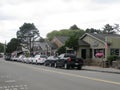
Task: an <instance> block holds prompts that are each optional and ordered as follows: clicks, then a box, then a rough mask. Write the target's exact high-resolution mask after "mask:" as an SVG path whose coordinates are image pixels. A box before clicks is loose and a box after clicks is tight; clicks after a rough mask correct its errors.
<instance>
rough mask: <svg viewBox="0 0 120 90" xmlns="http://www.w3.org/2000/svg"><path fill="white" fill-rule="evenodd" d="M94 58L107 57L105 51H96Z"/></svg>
mask: <svg viewBox="0 0 120 90" xmlns="http://www.w3.org/2000/svg"><path fill="white" fill-rule="evenodd" d="M94 56H95V57H98V58H102V57H105V49H94Z"/></svg>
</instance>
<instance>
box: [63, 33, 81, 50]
mask: <svg viewBox="0 0 120 90" xmlns="http://www.w3.org/2000/svg"><path fill="white" fill-rule="evenodd" d="M78 40H79V36H76V35H73V36H71V37H70V38H69V39H68V40H67V41H66V42H65V46H66V47H68V48H73V49H74V50H75V51H76V50H77V49H78V47H79V43H78Z"/></svg>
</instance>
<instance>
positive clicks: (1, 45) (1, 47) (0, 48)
mask: <svg viewBox="0 0 120 90" xmlns="http://www.w3.org/2000/svg"><path fill="white" fill-rule="evenodd" d="M1 52H4V44H2V43H0V53H1Z"/></svg>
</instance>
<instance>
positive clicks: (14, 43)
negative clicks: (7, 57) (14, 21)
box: [6, 38, 20, 53]
mask: <svg viewBox="0 0 120 90" xmlns="http://www.w3.org/2000/svg"><path fill="white" fill-rule="evenodd" d="M19 47H20V41H19V40H18V39H16V38H12V39H11V41H10V42H9V43H8V44H7V48H6V53H12V52H13V51H16V50H18V49H19Z"/></svg>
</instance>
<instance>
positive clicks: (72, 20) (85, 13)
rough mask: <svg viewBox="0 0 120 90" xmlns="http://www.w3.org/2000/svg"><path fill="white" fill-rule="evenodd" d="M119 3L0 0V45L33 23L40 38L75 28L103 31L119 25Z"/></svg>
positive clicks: (107, 0) (119, 0) (114, 0)
mask: <svg viewBox="0 0 120 90" xmlns="http://www.w3.org/2000/svg"><path fill="white" fill-rule="evenodd" d="M119 10H120V0H0V42H2V43H4V42H5V41H6V42H9V41H10V39H11V38H14V37H16V32H17V30H19V27H20V26H22V25H23V23H24V22H26V23H34V24H35V26H36V27H37V28H38V30H39V31H40V35H41V36H42V37H46V34H47V33H49V32H51V31H53V30H60V29H67V28H69V27H70V26H72V25H74V24H76V25H77V26H78V27H79V28H81V29H86V28H96V29H102V28H103V26H104V25H105V24H107V23H109V24H111V25H113V24H115V23H117V24H120V11H119Z"/></svg>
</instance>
